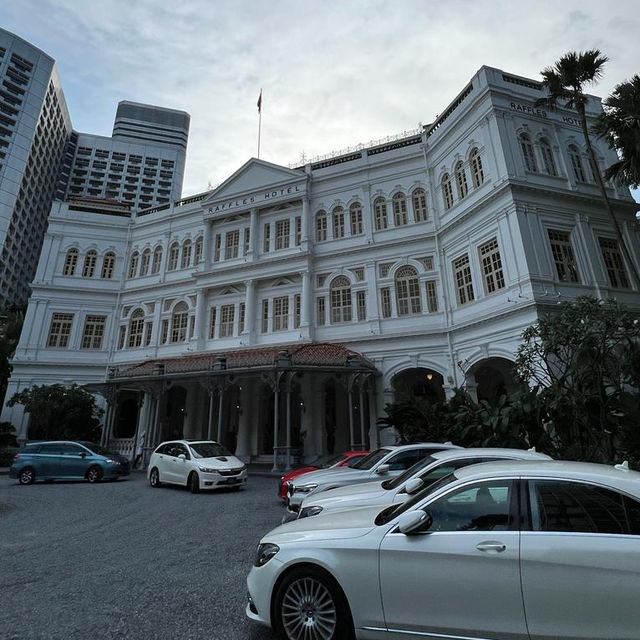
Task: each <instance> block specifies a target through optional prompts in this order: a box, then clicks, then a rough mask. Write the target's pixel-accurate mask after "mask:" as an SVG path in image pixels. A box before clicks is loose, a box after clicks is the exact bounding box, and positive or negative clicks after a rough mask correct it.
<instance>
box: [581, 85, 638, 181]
mask: <svg viewBox="0 0 640 640" xmlns="http://www.w3.org/2000/svg"><path fill="white" fill-rule="evenodd" d="M604 107H605V112H604V113H603V114H601V115H600V116H599V118H598V122H597V123H596V126H595V127H594V128H593V130H594V131H595V132H596V133H597V134H598V135H599V136H600V137H601V138H604V139H605V140H607V142H608V143H609V146H610V147H611V148H612V149H615V150H616V151H617V152H618V156H619V158H620V160H619V161H618V162H614V163H613V164H612V165H611V166H610V167H609V168H608V169H607V170H606V172H605V174H604V177H605V179H607V180H610V179H613V180H616V181H618V182H620V183H622V184H626V185H629V186H631V187H633V188H634V189H637V188H638V187H639V186H640V75H635V76H633V78H631V80H628V81H627V82H623V83H622V84H619V85H618V86H617V87H616V88H615V89H614V90H613V93H612V94H611V95H610V96H609V97H608V98H607V99H606V100H605V101H604Z"/></svg>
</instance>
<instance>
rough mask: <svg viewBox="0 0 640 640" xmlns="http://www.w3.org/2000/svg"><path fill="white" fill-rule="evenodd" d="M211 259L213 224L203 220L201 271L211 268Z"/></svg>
mask: <svg viewBox="0 0 640 640" xmlns="http://www.w3.org/2000/svg"><path fill="white" fill-rule="evenodd" d="M212 258H213V222H211V221H210V220H205V223H204V237H203V239H202V258H201V261H202V265H201V268H202V270H203V271H208V270H209V269H210V268H211V260H212Z"/></svg>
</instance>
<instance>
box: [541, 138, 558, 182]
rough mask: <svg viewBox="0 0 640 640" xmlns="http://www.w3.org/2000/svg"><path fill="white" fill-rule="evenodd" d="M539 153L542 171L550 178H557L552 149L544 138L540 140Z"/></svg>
mask: <svg viewBox="0 0 640 640" xmlns="http://www.w3.org/2000/svg"><path fill="white" fill-rule="evenodd" d="M540 153H541V154H542V163H543V164H544V171H545V173H548V174H549V175H550V176H557V175H558V170H557V169H556V160H555V158H554V157H553V149H552V148H551V145H550V144H549V141H548V140H547V139H546V138H540Z"/></svg>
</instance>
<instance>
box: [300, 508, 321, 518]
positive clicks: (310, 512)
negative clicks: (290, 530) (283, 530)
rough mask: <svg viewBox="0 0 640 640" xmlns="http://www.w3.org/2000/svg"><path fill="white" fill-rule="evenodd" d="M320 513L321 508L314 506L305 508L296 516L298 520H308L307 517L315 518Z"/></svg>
mask: <svg viewBox="0 0 640 640" xmlns="http://www.w3.org/2000/svg"><path fill="white" fill-rule="evenodd" d="M321 511H322V507H321V506H320V505H315V506H313V507H305V508H304V509H301V510H300V513H299V514H298V520H299V519H300V518H308V517H309V516H317V515H318V514H319V513H320V512H321Z"/></svg>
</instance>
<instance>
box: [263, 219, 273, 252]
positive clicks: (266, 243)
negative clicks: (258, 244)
mask: <svg viewBox="0 0 640 640" xmlns="http://www.w3.org/2000/svg"><path fill="white" fill-rule="evenodd" d="M270 250H271V225H270V224H269V223H268V222H267V224H265V225H264V240H263V245H262V251H263V253H269V251H270Z"/></svg>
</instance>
